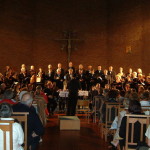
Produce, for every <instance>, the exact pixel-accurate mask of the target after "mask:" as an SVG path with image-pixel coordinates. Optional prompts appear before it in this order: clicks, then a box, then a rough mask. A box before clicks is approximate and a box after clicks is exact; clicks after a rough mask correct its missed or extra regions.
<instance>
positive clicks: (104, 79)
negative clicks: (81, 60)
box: [100, 74, 110, 88]
mask: <svg viewBox="0 0 150 150" xmlns="http://www.w3.org/2000/svg"><path fill="white" fill-rule="evenodd" d="M109 78H110V77H109V75H104V74H103V75H102V80H101V83H100V84H101V87H102V88H105V85H106V84H109Z"/></svg>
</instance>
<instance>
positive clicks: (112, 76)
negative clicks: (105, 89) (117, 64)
mask: <svg viewBox="0 0 150 150" xmlns="http://www.w3.org/2000/svg"><path fill="white" fill-rule="evenodd" d="M108 75H109V76H110V84H111V83H113V81H114V80H115V79H116V73H115V72H114V71H108Z"/></svg>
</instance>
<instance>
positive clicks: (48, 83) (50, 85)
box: [46, 81, 53, 89]
mask: <svg viewBox="0 0 150 150" xmlns="http://www.w3.org/2000/svg"><path fill="white" fill-rule="evenodd" d="M46 86H47V88H49V89H51V88H53V83H52V82H51V81H48V82H47V84H46Z"/></svg>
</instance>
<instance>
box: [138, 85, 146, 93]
mask: <svg viewBox="0 0 150 150" xmlns="http://www.w3.org/2000/svg"><path fill="white" fill-rule="evenodd" d="M144 90H145V89H144V86H143V85H140V86H138V92H139V93H143V92H144Z"/></svg>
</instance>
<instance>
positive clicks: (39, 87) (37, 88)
mask: <svg viewBox="0 0 150 150" xmlns="http://www.w3.org/2000/svg"><path fill="white" fill-rule="evenodd" d="M41 91H42V86H40V85H38V86H37V87H36V93H37V94H40V92H41Z"/></svg>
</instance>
